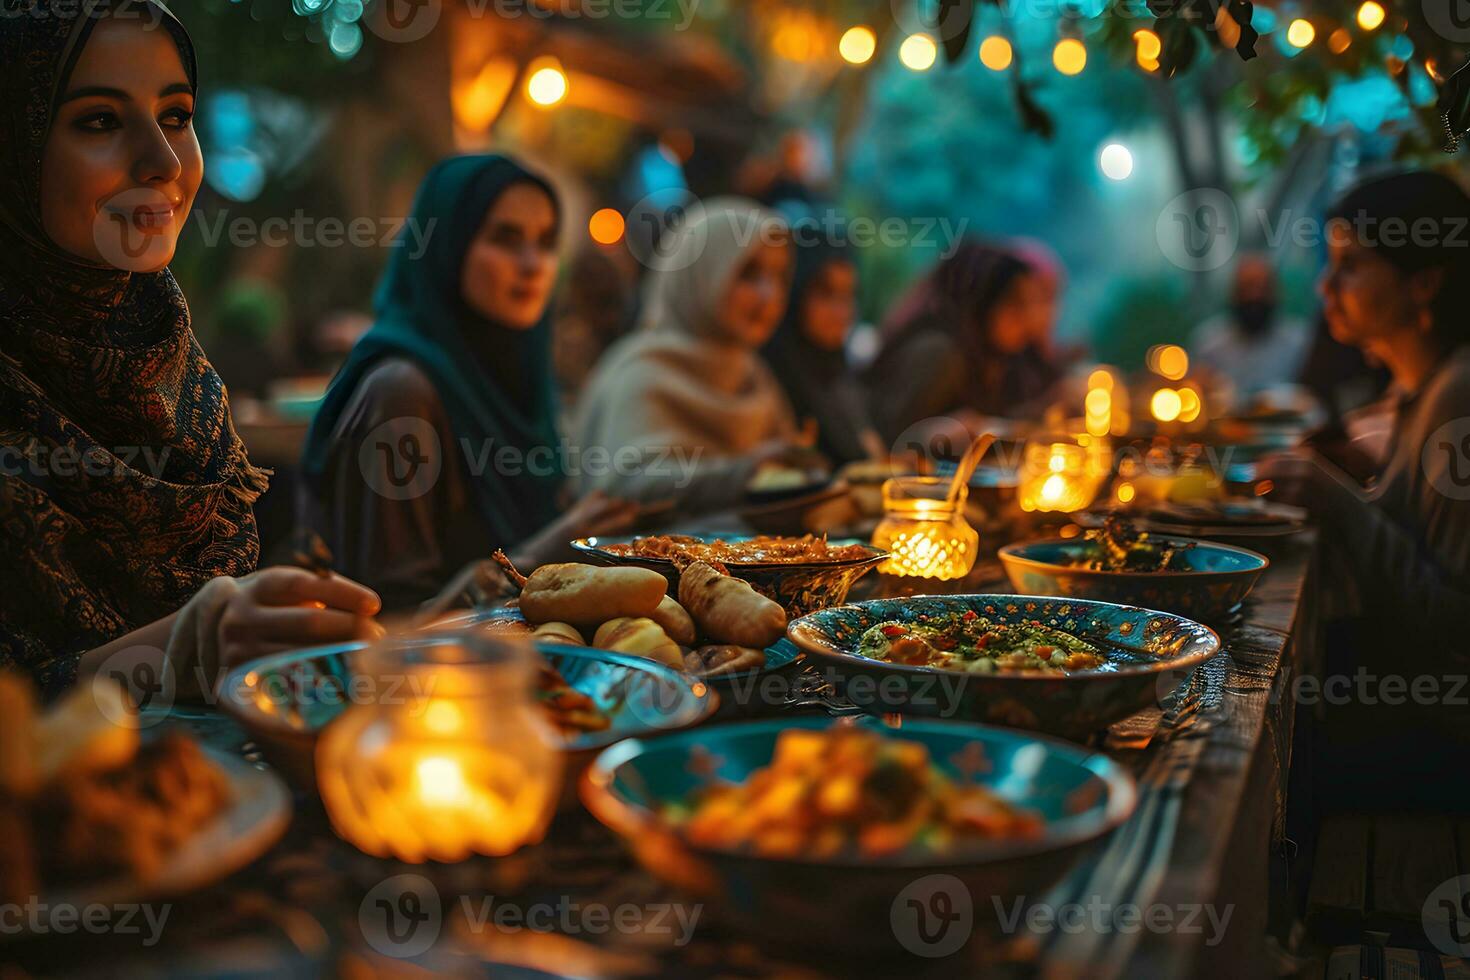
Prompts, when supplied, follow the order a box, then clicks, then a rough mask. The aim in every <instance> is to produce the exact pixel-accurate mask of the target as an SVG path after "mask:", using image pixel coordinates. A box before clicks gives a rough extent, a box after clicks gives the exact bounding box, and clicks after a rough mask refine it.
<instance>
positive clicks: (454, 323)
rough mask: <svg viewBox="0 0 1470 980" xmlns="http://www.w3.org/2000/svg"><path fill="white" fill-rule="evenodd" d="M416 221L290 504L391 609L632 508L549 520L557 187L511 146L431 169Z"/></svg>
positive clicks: (556, 493) (618, 520) (323, 412)
mask: <svg viewBox="0 0 1470 980" xmlns="http://www.w3.org/2000/svg"><path fill="white" fill-rule="evenodd" d="M409 220H410V221H411V222H413V223H414V225H413V227H416V228H420V229H433V233H432V234H430V235H429V236H428V238H427V243H426V246H425V248H424V249H423V251H422V254H419V253H416V252H415V251H413V250H411V249H409V248H406V247H404V248H399V249H396V250H395V251H394V253H393V257H392V258H391V259H390V260H389V262H388V268H387V270H386V271H385V272H384V273H383V278H382V281H381V282H380V283H379V284H378V292H377V299H376V307H377V309H376V312H377V319H376V321H375V322H374V324H373V327H372V329H371V330H369V331H368V332H367V334H366V335H365V336H364V337H363V338H362V339H361V340H359V341H358V343H357V345H356V346H355V347H354V348H353V350H352V354H351V356H350V357H349V358H348V360H347V363H346V364H345V365H344V366H343V367H342V369H341V370H340V371H339V372H338V373H337V376H336V377H335V378H334V379H333V380H332V385H331V387H330V388H329V389H328V391H327V395H326V399H325V400H324V401H323V403H322V407H321V409H320V410H319V411H318V412H317V415H316V418H315V419H314V420H313V421H312V424H311V431H310V432H309V433H308V435H307V441H306V448H305V451H304V456H303V460H302V470H303V472H304V473H305V474H306V482H307V486H306V492H305V493H303V494H302V498H301V501H300V504H301V507H300V511H301V518H302V523H303V524H305V525H306V526H308V527H310V528H313V529H314V530H316V531H317V533H319V534H320V535H321V536H322V539H323V540H324V541H325V542H326V544H327V547H328V548H330V549H331V551H332V553H333V555H334V556H335V558H336V561H337V567H338V568H339V569H340V570H342V571H343V572H344V573H345V574H348V575H352V576H353V577H355V578H360V579H361V580H362V581H364V582H367V583H369V584H370V585H372V586H373V587H375V588H376V589H377V590H378V591H379V592H380V593H381V594H382V596H383V601H384V604H385V605H386V606H387V607H388V608H391V609H401V608H405V607H408V606H411V605H414V604H417V603H419V602H422V601H423V600H425V599H427V598H429V597H431V596H433V595H434V594H435V593H437V592H438V591H439V590H440V589H441V588H442V587H443V586H444V585H445V584H446V582H448V581H449V580H450V579H451V578H453V577H454V575H455V573H456V572H457V571H458V570H459V569H461V568H462V567H463V566H465V565H467V564H469V563H470V562H472V561H476V560H481V559H484V558H486V557H488V556H489V554H490V553H491V552H493V551H494V550H495V549H496V548H504V549H506V550H507V551H508V552H510V553H511V554H512V556H513V557H514V558H515V559H516V561H517V562H518V563H520V564H522V565H523V566H525V567H528V568H529V567H534V566H536V565H540V564H542V563H544V562H545V561H547V560H549V559H551V558H554V557H558V556H561V555H562V552H563V550H564V549H565V548H566V545H567V542H568V541H569V540H571V539H572V538H575V537H577V536H579V535H582V534H599V533H611V532H613V531H616V530H619V529H621V528H622V527H623V526H625V525H626V524H627V523H628V522H629V521H630V520H631V517H632V508H631V507H629V506H628V505H626V504H622V503H618V502H613V501H609V500H607V499H605V498H603V497H601V496H597V497H592V498H589V499H586V500H583V501H582V502H581V503H580V504H578V505H577V506H576V507H575V508H573V509H572V510H571V511H569V512H567V513H565V514H561V516H558V515H559V514H560V499H561V491H562V488H563V483H564V479H565V466H564V464H563V456H564V454H563V453H562V452H561V451H560V450H561V447H560V443H559V437H558V433H557V429H556V398H555V394H554V391H553V387H554V383H553V380H552V369H551V325H550V322H549V319H548V316H547V305H548V303H549V301H550V299H551V291H552V286H553V285H554V283H555V280H556V266H557V236H558V232H559V229H560V224H561V214H560V211H559V206H558V202H557V197H556V193H555V191H553V190H552V187H551V185H550V184H548V183H547V182H546V181H545V180H544V179H543V178H541V177H539V176H537V175H535V174H533V173H531V172H530V171H528V170H526V169H525V168H523V167H522V166H521V165H520V164H518V163H516V162H515V161H513V160H511V159H509V158H507V157H502V156H463V157H455V158H452V159H449V160H444V161H442V162H440V163H439V164H437V165H436V166H435V167H434V168H433V169H432V170H430V171H429V173H428V175H427V176H426V177H425V178H424V182H423V184H422V185H421V186H420V187H419V192H418V197H417V198H416V200H415V201H414V206H413V215H412V217H411V218H410V219H409ZM568 557H569V556H568Z"/></svg>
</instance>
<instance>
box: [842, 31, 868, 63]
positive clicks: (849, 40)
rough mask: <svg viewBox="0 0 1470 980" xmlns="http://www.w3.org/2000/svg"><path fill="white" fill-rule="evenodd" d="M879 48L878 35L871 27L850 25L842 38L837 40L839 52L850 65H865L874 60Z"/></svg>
mask: <svg viewBox="0 0 1470 980" xmlns="http://www.w3.org/2000/svg"><path fill="white" fill-rule="evenodd" d="M877 50H878V35H876V34H874V33H873V29H872V28H871V27H864V26H861V25H859V26H857V27H849V28H848V29H847V33H845V34H843V35H842V40H840V41H838V42H837V53H838V54H840V55H842V60H843V61H845V62H847V63H848V64H849V65H865V64H867V63H868V62H869V61H872V60H873V54H874V53H875V52H876V51H877Z"/></svg>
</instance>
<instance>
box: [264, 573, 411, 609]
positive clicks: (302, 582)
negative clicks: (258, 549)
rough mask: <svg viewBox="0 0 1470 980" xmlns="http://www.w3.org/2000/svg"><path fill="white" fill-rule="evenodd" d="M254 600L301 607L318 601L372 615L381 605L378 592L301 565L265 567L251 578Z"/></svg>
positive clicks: (333, 606) (326, 604)
mask: <svg viewBox="0 0 1470 980" xmlns="http://www.w3.org/2000/svg"><path fill="white" fill-rule="evenodd" d="M251 591H252V597H253V598H254V600H255V601H256V602H257V603H259V604H260V605H262V606H300V605H305V604H308V603H321V604H322V605H323V606H325V607H327V608H328V609H340V610H344V611H346V612H351V613H357V614H358V615H361V616H375V615H377V614H378V612H379V610H381V609H382V608H383V601H382V600H381V599H379V598H378V594H377V593H376V592H374V591H373V590H372V589H369V588H367V587H366V586H362V585H358V584H357V583H356V582H354V581H352V580H351V579H346V578H343V577H342V576H340V575H335V574H334V575H330V576H322V575H317V574H315V573H313V572H308V571H306V570H305V569H303V568H287V567H284V566H283V567H277V568H267V569H264V570H263V571H260V572H257V573H256V574H255V575H254V576H252V577H251Z"/></svg>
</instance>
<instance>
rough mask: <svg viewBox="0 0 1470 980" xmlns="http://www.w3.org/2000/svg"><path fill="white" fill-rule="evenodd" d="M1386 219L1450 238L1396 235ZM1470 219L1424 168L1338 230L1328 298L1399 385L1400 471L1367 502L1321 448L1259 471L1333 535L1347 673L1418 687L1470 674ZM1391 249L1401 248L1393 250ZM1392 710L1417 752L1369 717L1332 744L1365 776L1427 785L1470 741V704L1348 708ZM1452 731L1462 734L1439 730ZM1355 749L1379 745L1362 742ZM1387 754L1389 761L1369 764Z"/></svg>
mask: <svg viewBox="0 0 1470 980" xmlns="http://www.w3.org/2000/svg"><path fill="white" fill-rule="evenodd" d="M1389 219H1392V220H1394V221H1397V222H1402V223H1403V226H1404V227H1405V228H1415V229H1418V228H1420V227H1421V226H1422V227H1430V228H1433V229H1438V230H1439V231H1440V233H1437V234H1435V235H1430V236H1428V238H1427V239H1426V238H1425V236H1422V235H1420V233H1419V232H1418V231H1416V232H1415V234H1414V236H1413V237H1412V238H1411V237H1410V236H1408V235H1404V236H1403V237H1401V238H1392V237H1391V236H1390V234H1388V233H1387V231H1386V229H1387V228H1388V227H1390V226H1389V225H1387V224H1385V222H1386V221H1387V220H1389ZM1467 219H1470V197H1467V196H1466V194H1465V192H1464V191H1463V190H1462V189H1461V188H1460V187H1459V185H1457V184H1456V183H1455V182H1454V181H1452V180H1450V179H1449V178H1448V177H1445V176H1442V175H1439V174H1433V173H1426V172H1411V173H1402V174H1397V175H1393V176H1388V177H1382V178H1378V179H1375V180H1370V181H1367V182H1365V183H1363V184H1360V185H1359V186H1358V187H1356V188H1354V189H1353V190H1351V191H1349V192H1348V194H1347V195H1346V196H1345V197H1344V198H1343V199H1342V201H1341V202H1340V203H1339V204H1338V205H1337V207H1336V208H1334V209H1333V212H1332V219H1331V220H1330V221H1329V223H1328V225H1327V242H1328V250H1329V251H1328V268H1327V271H1326V274H1325V276H1324V278H1323V281H1322V294H1323V298H1324V302H1325V312H1326V316H1327V320H1328V324H1329V325H1330V327H1331V329H1332V333H1333V336H1334V337H1336V338H1337V339H1339V340H1341V341H1343V342H1344V343H1349V344H1353V345H1354V346H1357V347H1360V348H1362V349H1363V351H1364V352H1365V353H1368V354H1369V355H1371V356H1373V357H1374V358H1376V359H1378V360H1381V361H1382V362H1383V363H1384V364H1386V365H1388V368H1389V370H1390V371H1391V372H1392V374H1393V386H1394V387H1393V392H1392V395H1393V396H1394V400H1393V420H1392V425H1393V433H1394V434H1393V436H1392V438H1391V439H1390V440H1389V443H1388V445H1389V452H1388V457H1387V461H1386V462H1385V463H1384V464H1383V466H1382V469H1381V470H1380V472H1379V474H1378V477H1377V481H1376V484H1375V485H1374V486H1373V488H1372V490H1371V491H1366V492H1365V491H1364V490H1362V489H1361V487H1360V486H1359V485H1358V484H1357V483H1356V482H1354V481H1353V480H1351V479H1349V478H1348V477H1347V476H1345V475H1344V474H1343V473H1342V472H1341V471H1340V470H1339V469H1337V468H1336V467H1335V466H1334V465H1333V464H1331V463H1329V462H1327V461H1326V460H1325V459H1323V458H1321V457H1320V456H1319V455H1317V454H1316V453H1314V452H1311V451H1295V452H1292V453H1288V454H1284V455H1282V456H1278V457H1275V458H1273V459H1271V460H1267V461H1265V462H1264V463H1263V466H1262V470H1261V476H1262V477H1263V478H1266V479H1270V480H1272V481H1273V482H1274V484H1275V495H1276V496H1278V497H1280V498H1283V499H1286V500H1287V501H1289V502H1291V503H1296V504H1300V505H1302V506H1305V507H1308V508H1310V509H1311V511H1312V513H1313V516H1314V517H1315V518H1316V519H1317V521H1319V522H1320V524H1321V526H1322V533H1321V536H1320V540H1321V542H1322V545H1323V547H1325V548H1326V549H1328V550H1327V555H1326V559H1325V560H1324V561H1323V563H1322V567H1323V568H1324V569H1326V570H1328V573H1329V574H1330V575H1331V576H1332V579H1331V581H1330V583H1329V585H1328V587H1327V588H1324V589H1323V590H1322V595H1323V599H1324V602H1326V603H1328V604H1329V608H1328V612H1329V613H1331V614H1334V618H1337V619H1338V620H1339V621H1343V622H1350V623H1351V627H1350V628H1348V629H1339V630H1338V631H1337V633H1336V634H1335V642H1329V645H1328V653H1329V655H1332V656H1333V657H1334V663H1333V664H1332V665H1331V668H1332V672H1333V673H1334V674H1348V675H1352V674H1355V673H1356V672H1357V671H1358V670H1360V669H1361V670H1366V671H1368V672H1370V673H1371V674H1373V675H1376V676H1378V677H1384V676H1386V675H1390V674H1397V675H1402V676H1401V679H1403V678H1404V677H1407V678H1408V679H1410V680H1413V679H1416V678H1418V677H1419V676H1420V675H1430V674H1438V673H1439V672H1445V673H1446V674H1455V675H1463V674H1464V672H1465V670H1466V668H1467V666H1470V646H1467V645H1466V643H1465V641H1464V636H1465V615H1466V612H1467V611H1470V422H1467V421H1466V420H1467V419H1470V331H1467V329H1466V326H1465V324H1466V319H1465V310H1466V308H1467V304H1470V251H1467V250H1466V249H1465V248H1464V243H1463V242H1461V241H1458V240H1457V239H1453V238H1451V237H1450V236H1451V235H1452V234H1458V229H1460V228H1462V227H1463V226H1464V223H1465V221H1466V220H1467ZM1380 229H1382V230H1385V233H1384V234H1379V233H1378V232H1379V230H1380ZM1390 240H1392V241H1396V242H1398V243H1399V244H1397V245H1389V244H1386V243H1387V242H1388V241H1390ZM1344 606H1345V608H1343V607H1344ZM1333 639H1334V637H1331V636H1330V640H1333ZM1436 679H1437V680H1439V681H1440V682H1441V683H1440V685H1439V690H1440V693H1441V694H1442V695H1443V694H1449V693H1451V691H1450V686H1451V685H1452V684H1453V682H1452V681H1450V680H1448V679H1447V678H1445V677H1437V678H1436ZM1383 693H1384V694H1385V695H1386V694H1387V693H1388V691H1387V688H1386V687H1385V689H1384V692H1383ZM1395 704H1396V705H1398V706H1399V707H1391V708H1388V709H1387V710H1388V712H1389V713H1390V714H1395V715H1396V716H1403V715H1405V714H1406V713H1412V714H1413V715H1414V716H1415V717H1416V718H1418V720H1417V721H1416V722H1413V723H1412V724H1411V728H1412V731H1411V732H1410V736H1411V737H1410V741H1411V743H1416V744H1417V746H1418V748H1415V747H1414V745H1412V744H1411V745H1410V746H1407V747H1404V749H1405V750H1404V751H1402V752H1400V751H1398V750H1389V749H1388V748H1387V746H1388V745H1389V742H1388V741H1386V731H1385V729H1384V728H1383V727H1381V726H1380V725H1378V724H1377V723H1376V722H1370V723H1364V722H1362V721H1361V720H1360V721H1359V722H1358V723H1356V724H1345V725H1343V726H1342V727H1341V728H1340V730H1339V731H1338V732H1337V733H1336V736H1335V737H1334V739H1333V740H1332V744H1333V747H1334V748H1335V749H1337V750H1339V751H1341V752H1344V753H1346V754H1348V755H1350V756H1352V759H1351V761H1349V762H1348V763H1347V765H1348V767H1349V768H1353V767H1356V768H1357V769H1358V770H1360V771H1361V772H1362V773H1363V774H1364V776H1365V778H1366V777H1369V776H1374V778H1378V777H1381V776H1382V775H1383V774H1384V773H1385V772H1387V771H1389V770H1390V769H1391V770H1392V771H1393V772H1395V773H1397V774H1399V775H1403V776H1407V775H1408V774H1409V773H1410V771H1411V770H1413V771H1419V772H1421V774H1423V775H1424V776H1425V778H1426V779H1430V777H1431V776H1432V775H1433V774H1432V773H1430V772H1428V771H1426V770H1425V767H1426V766H1427V767H1429V769H1435V768H1436V767H1437V766H1442V763H1441V762H1438V761H1437V759H1439V757H1438V756H1436V754H1435V751H1434V750H1435V748H1436V747H1437V746H1440V745H1442V744H1444V743H1443V742H1442V741H1440V740H1441V739H1446V738H1454V739H1457V740H1459V742H1460V744H1462V745H1463V744H1465V741H1467V734H1470V733H1467V730H1466V726H1465V723H1464V722H1465V719H1464V709H1463V708H1451V709H1449V710H1447V711H1436V710H1435V709H1434V707H1433V706H1432V705H1423V704H1422V702H1416V701H1406V700H1405V699H1402V698H1400V699H1398V700H1397V701H1396V702H1395V701H1389V700H1388V699H1387V697H1380V698H1376V699H1375V701H1373V702H1368V701H1366V700H1365V701H1364V702H1363V703H1361V704H1352V705H1349V708H1350V709H1351V711H1352V712H1362V711H1365V710H1366V711H1369V712H1373V711H1375V710H1378V711H1381V710H1383V708H1382V706H1384V705H1395ZM1456 719H1458V720H1456ZM1441 723H1443V724H1445V725H1449V726H1451V727H1450V728H1446V729H1440V728H1439V727H1437V726H1440V725H1441ZM1428 726H1436V727H1435V728H1433V729H1431V728H1430V727H1428ZM1354 738H1357V739H1364V740H1367V742H1368V743H1371V744H1370V745H1368V746H1367V747H1357V748H1355V747H1352V746H1351V745H1350V744H1349V740H1351V739H1354ZM1365 753H1367V754H1366V755H1365ZM1374 753H1377V754H1378V755H1382V756H1384V758H1383V759H1378V760H1377V761H1371V760H1372V759H1373V758H1374ZM1380 763H1383V765H1380ZM1375 766H1378V768H1376V769H1375V768H1374V767H1375ZM1384 766H1387V767H1388V768H1384ZM1415 767H1417V769H1415ZM1439 772H1440V774H1441V775H1442V772H1443V770H1442V768H1440V769H1439ZM1375 774H1376V776H1375ZM1431 782H1433V783H1444V782H1445V780H1443V779H1442V778H1437V777H1436V778H1433V779H1432V780H1431ZM1424 785H1426V786H1427V785H1429V783H1425V784H1424Z"/></svg>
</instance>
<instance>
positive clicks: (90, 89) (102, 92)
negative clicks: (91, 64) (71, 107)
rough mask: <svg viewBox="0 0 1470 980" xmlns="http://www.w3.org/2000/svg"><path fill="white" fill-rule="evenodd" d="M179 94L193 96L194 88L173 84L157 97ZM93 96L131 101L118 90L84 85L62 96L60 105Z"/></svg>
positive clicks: (179, 83)
mask: <svg viewBox="0 0 1470 980" xmlns="http://www.w3.org/2000/svg"><path fill="white" fill-rule="evenodd" d="M179 94H183V95H193V94H194V88H193V86H191V85H190V84H189V83H188V82H174V83H173V84H172V85H169V86H166V87H165V88H164V89H163V91H162V92H159V93H158V97H159V98H165V97H167V96H170V95H179ZM93 96H97V97H100V98H104V99H117V100H118V101H119V102H131V101H132V99H133V97H132V96H131V95H129V94H128V93H126V92H124V91H123V90H122V89H120V88H108V87H107V86H105V85H84V86H82V87H81V88H74V89H72V90H71V91H70V92H68V93H66V94H65V95H64V96H62V97H61V104H65V103H67V102H73V101H75V100H77V99H86V98H91V97H93Z"/></svg>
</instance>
